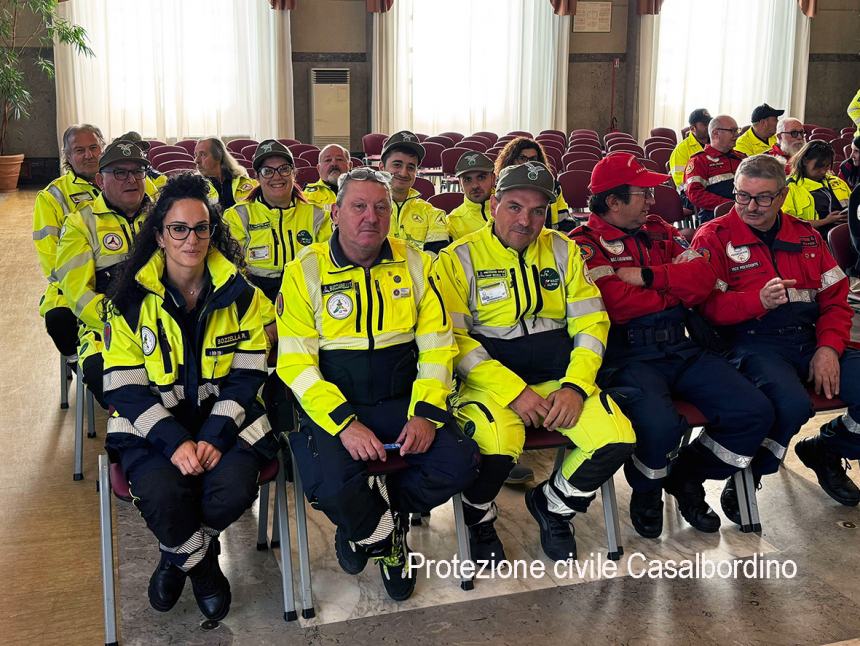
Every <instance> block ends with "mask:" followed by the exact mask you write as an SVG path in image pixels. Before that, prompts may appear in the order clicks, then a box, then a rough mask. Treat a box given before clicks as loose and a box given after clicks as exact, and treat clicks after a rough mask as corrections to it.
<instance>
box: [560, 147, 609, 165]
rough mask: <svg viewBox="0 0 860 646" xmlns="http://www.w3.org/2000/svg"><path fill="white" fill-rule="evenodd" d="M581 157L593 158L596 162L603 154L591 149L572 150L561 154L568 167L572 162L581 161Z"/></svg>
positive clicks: (562, 161)
mask: <svg viewBox="0 0 860 646" xmlns="http://www.w3.org/2000/svg"><path fill="white" fill-rule="evenodd" d="M581 159H588V160H592V161H594V163H595V164H596V163H597V162H599V161H600V159H601V156H600V155H598V154H597V153H595V152H592V151H589V150H571V151H570V152H566V153H564V155H562V156H561V163H562V165H563V166H565V168H566V167H567V165H568V164H570V163H571V162H575V161H579V160H581Z"/></svg>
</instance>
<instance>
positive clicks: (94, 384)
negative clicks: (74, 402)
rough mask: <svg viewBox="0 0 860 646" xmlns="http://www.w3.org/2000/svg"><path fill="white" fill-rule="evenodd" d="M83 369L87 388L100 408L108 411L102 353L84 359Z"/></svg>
mask: <svg viewBox="0 0 860 646" xmlns="http://www.w3.org/2000/svg"><path fill="white" fill-rule="evenodd" d="M81 369H82V370H83V371H84V383H85V384H86V385H87V388H89V389H90V392H91V393H92V394H93V397H95V400H96V401H97V402H98V403H99V406H101V407H102V408H104V409H105V410H107V404H106V403H105V391H104V372H105V362H104V358H103V357H102V355H101V353H97V354H91V355H90V356H88V357H87V358H86V359H84V362H83V364H82V365H81Z"/></svg>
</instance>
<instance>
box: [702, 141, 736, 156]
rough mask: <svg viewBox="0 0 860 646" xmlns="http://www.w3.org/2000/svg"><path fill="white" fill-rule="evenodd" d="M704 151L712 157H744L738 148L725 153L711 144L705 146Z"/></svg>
mask: <svg viewBox="0 0 860 646" xmlns="http://www.w3.org/2000/svg"><path fill="white" fill-rule="evenodd" d="M702 152H703V153H705V154H706V155H708V156H710V157H733V158H734V159H743V157H744V155H743V154H742V153H740V152H739V151H737V150H734V149H732V150H730V151H729V152H727V153H724V152H721V151H719V150H717V149H716V148H714V147H713V146H712V145H711V144H708V145H707V146H705V148H704V150H702Z"/></svg>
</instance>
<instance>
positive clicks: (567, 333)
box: [434, 226, 609, 406]
mask: <svg viewBox="0 0 860 646" xmlns="http://www.w3.org/2000/svg"><path fill="white" fill-rule="evenodd" d="M434 269H435V270H436V271H437V273H438V274H439V279H440V280H441V287H442V297H443V299H444V301H445V306H446V307H447V309H448V312H449V313H450V314H451V318H452V320H453V323H454V337H455V338H456V340H457V346H458V349H459V352H458V354H457V359H456V360H455V362H454V365H455V369H456V370H457V373H458V374H459V375H460V377H461V378H462V379H463V380H464V384H467V385H468V386H470V387H473V388H478V389H481V390H484V391H486V392H488V393H490V394H491V396H492V397H493V399H494V400H495V401H496V402H498V404H499V405H500V406H507V405H509V404H510V403H511V402H512V401H513V400H514V399H515V398H516V397H517V395H519V394H520V393H521V392H522V391H523V389H524V388H525V387H526V385H528V384H537V383H542V382H545V381H549V380H558V381H560V382H561V383H563V384H564V383H567V384H570V385H571V386H573V387H575V389H578V390H579V391H581V393H582V394H583V398H585V397H587V396H589V395H591V394H592V393H593V392H594V391H595V383H594V381H595V378H596V376H597V371H598V369H599V368H600V365H601V363H602V361H603V354H604V352H605V349H606V339H607V335H608V334H609V315H608V314H607V313H606V308H605V307H604V304H603V299H602V298H601V297H600V292H599V291H598V289H597V287H595V286H594V283H593V282H592V281H591V279H590V278H588V276H587V271H586V268H585V265H584V263H583V261H582V258H581V256H580V253H579V249H578V247H577V246H576V243H574V242H573V241H572V240H570V239H569V238H567V237H565V236H564V235H562V234H560V233H558V232H557V231H552V230H550V229H546V228H544V229H542V230H541V232H540V235H538V237H537V239H536V240H535V241H534V242H533V243H532V244H531V245H529V247H528V248H527V249H526V250H525V251H524V252H523V253H522V254H518V253H517V252H516V251H514V250H513V249H511V248H509V247H506V246H505V245H504V244H503V243H502V242H501V240H499V238H497V237H496V235H495V233H494V231H493V227H492V226H487V227H484V228H483V229H481V230H480V231H477V232H475V233H472V234H470V235H468V236H466V237H465V238H462V239H461V240H459V241H457V242H454V243H453V244H451V245H450V246H448V247H446V248H445V249H443V250H442V251H441V252H440V253H439V257H438V259H437V260H436V263H435V265H434Z"/></svg>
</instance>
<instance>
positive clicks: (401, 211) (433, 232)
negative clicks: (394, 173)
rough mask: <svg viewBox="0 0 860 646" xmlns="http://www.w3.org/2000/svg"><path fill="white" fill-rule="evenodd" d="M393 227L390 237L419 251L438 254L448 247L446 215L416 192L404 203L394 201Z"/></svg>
mask: <svg viewBox="0 0 860 646" xmlns="http://www.w3.org/2000/svg"><path fill="white" fill-rule="evenodd" d="M391 206H392V209H393V211H392V213H391V225H390V228H389V231H388V235H390V236H394V237H395V238H400V239H401V240H406V242H408V243H409V244H411V245H412V246H414V247H415V248H416V249H420V250H422V251H424V250H426V251H427V252H429V253H435V252H438V250H439V249H441V248H442V247H444V246H445V245H446V244H448V230H447V229H446V227H445V211H443V210H442V209H437V208H436V207H435V206H433V205H432V204H430V202H427V201H425V200H423V199H422V198H421V194H420V193H419V192H418V191H416V190H415V189H414V188H410V189H409V195H408V196H407V198H406V200H404V201H403V202H395V201H394V200H392V201H391Z"/></svg>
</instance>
